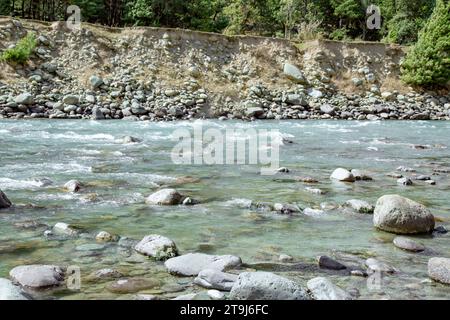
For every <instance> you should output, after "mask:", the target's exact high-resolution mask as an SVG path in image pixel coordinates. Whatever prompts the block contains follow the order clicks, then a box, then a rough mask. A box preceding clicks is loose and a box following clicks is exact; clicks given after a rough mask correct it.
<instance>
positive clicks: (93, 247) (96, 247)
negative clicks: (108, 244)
mask: <svg viewBox="0 0 450 320" xmlns="http://www.w3.org/2000/svg"><path fill="white" fill-rule="evenodd" d="M103 249H105V245H103V244H97V243H87V244H82V245H79V246H77V247H76V248H75V250H77V251H101V250H103Z"/></svg>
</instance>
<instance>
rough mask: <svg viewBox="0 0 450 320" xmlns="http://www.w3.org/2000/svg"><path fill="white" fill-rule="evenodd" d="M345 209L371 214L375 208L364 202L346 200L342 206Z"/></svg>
mask: <svg viewBox="0 0 450 320" xmlns="http://www.w3.org/2000/svg"><path fill="white" fill-rule="evenodd" d="M344 205H345V206H346V207H350V208H352V209H353V210H355V211H356V212H358V213H367V214H372V213H373V211H374V210H375V207H374V206H373V205H371V204H370V203H368V202H367V201H364V200H358V199H352V200H348V201H346V202H345V204H344Z"/></svg>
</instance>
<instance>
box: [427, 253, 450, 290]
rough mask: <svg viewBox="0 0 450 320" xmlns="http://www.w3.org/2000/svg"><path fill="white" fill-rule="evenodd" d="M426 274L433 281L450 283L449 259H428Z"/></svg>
mask: <svg viewBox="0 0 450 320" xmlns="http://www.w3.org/2000/svg"><path fill="white" fill-rule="evenodd" d="M428 275H429V277H430V278H431V279H433V280H434V281H437V282H440V283H443V284H450V259H449V258H439V257H434V258H431V259H430V260H428Z"/></svg>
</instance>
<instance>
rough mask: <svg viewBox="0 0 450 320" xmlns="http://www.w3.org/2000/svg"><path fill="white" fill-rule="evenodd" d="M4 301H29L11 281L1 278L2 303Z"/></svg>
mask: <svg viewBox="0 0 450 320" xmlns="http://www.w3.org/2000/svg"><path fill="white" fill-rule="evenodd" d="M4 300H28V299H27V298H26V297H25V296H24V295H23V293H22V290H21V289H20V287H19V286H16V285H14V284H13V283H12V282H11V281H10V280H8V279H4V278H0V301H4Z"/></svg>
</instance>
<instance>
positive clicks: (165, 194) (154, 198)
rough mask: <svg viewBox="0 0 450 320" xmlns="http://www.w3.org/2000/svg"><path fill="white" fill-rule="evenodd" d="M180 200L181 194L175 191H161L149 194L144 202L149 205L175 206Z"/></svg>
mask: <svg viewBox="0 0 450 320" xmlns="http://www.w3.org/2000/svg"><path fill="white" fill-rule="evenodd" d="M181 200H182V196H181V194H179V193H178V191H177V190H175V189H162V190H159V191H157V192H155V193H153V194H151V195H150V196H149V197H148V198H147V199H146V200H145V202H146V203H147V204H151V205H177V204H180V203H181Z"/></svg>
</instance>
